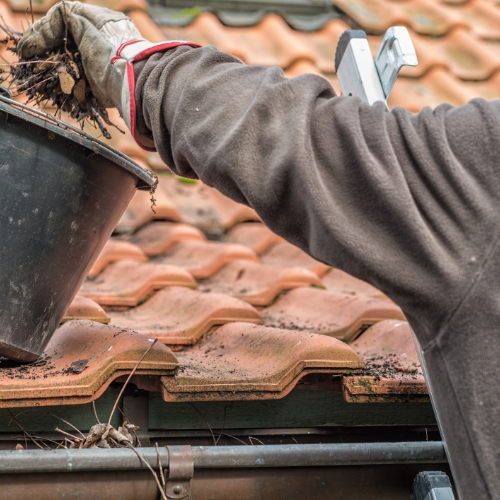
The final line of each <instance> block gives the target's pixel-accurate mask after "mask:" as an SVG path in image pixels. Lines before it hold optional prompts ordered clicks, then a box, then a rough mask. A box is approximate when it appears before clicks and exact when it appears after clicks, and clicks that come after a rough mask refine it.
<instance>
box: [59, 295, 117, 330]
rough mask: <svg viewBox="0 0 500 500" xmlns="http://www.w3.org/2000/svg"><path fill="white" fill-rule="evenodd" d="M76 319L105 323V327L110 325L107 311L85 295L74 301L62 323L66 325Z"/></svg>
mask: <svg viewBox="0 0 500 500" xmlns="http://www.w3.org/2000/svg"><path fill="white" fill-rule="evenodd" d="M74 319H87V320H90V321H97V322H98V323H103V324H104V325H107V324H108V323H109V316H108V315H107V314H106V311H105V310H104V309H103V308H102V307H101V306H100V305H99V304H98V303H97V302H94V301H93V300H91V299H89V298H88V297H84V296H83V295H77V296H76V297H75V298H74V299H73V302H72V303H71V305H70V306H69V307H68V310H67V311H66V314H65V315H64V318H63V319H62V320H61V323H66V322H67V321H71V320H74Z"/></svg>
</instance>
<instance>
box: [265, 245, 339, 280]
mask: <svg viewBox="0 0 500 500" xmlns="http://www.w3.org/2000/svg"><path fill="white" fill-rule="evenodd" d="M261 259H262V263H263V264H266V265H269V266H272V267H276V268H280V269H284V268H289V267H303V268H305V269H309V270H310V271H312V272H313V273H315V274H317V275H318V276H319V277H320V278H321V276H323V275H324V274H325V273H326V272H327V271H328V269H330V266H327V265H326V264H323V263H322V262H318V261H317V260H315V259H313V258H312V257H310V256H309V255H307V254H306V253H305V252H304V251H302V250H301V249H300V248H297V247H296V246H295V245H292V244H291V243H288V242H286V241H285V242H283V243H278V244H277V245H275V246H273V247H272V248H271V250H269V251H267V252H266V253H265V254H264V255H262V257H261Z"/></svg>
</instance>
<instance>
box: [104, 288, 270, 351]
mask: <svg viewBox="0 0 500 500" xmlns="http://www.w3.org/2000/svg"><path fill="white" fill-rule="evenodd" d="M109 316H110V318H111V322H112V324H113V325H117V326H120V327H122V328H126V329H133V330H134V331H136V332H138V333H142V334H144V335H148V336H150V337H153V338H157V339H158V340H159V341H160V342H163V343H164V344H167V345H190V344H195V343H196V342H197V341H198V340H199V339H200V338H201V337H202V335H204V334H205V333H207V332H208V331H209V330H210V328H212V327H213V326H215V325H223V324H225V323H230V322H234V321H244V322H249V323H262V318H261V317H260V315H259V313H258V312H257V311H256V310H255V309H254V308H253V307H252V306H250V305H249V304H247V303H246V302H243V301H241V300H238V299H235V298H234V297H230V296H228V295H222V294H219V293H202V292H198V291H195V290H189V289H187V288H180V287H179V288H178V287H169V288H165V289H163V290H160V291H159V292H157V293H155V294H154V295H153V297H152V298H151V299H149V300H148V301H146V302H145V303H144V304H142V305H140V306H139V307H135V308H133V309H130V310H128V311H124V312H110V313H109Z"/></svg>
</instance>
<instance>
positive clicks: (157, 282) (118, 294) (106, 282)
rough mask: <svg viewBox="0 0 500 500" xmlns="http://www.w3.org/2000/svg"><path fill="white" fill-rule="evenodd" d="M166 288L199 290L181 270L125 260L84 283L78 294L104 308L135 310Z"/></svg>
mask: <svg viewBox="0 0 500 500" xmlns="http://www.w3.org/2000/svg"><path fill="white" fill-rule="evenodd" d="M164 286H186V287H188V288H196V281H195V280H194V279H193V277H192V276H191V275H190V274H189V273H188V272H187V271H186V270H184V269H181V268H180V267H176V266H172V265H167V264H159V263H155V264H153V263H149V262H144V263H142V262H135V261H133V260H122V261H120V262H115V263H113V264H110V265H109V266H108V267H107V268H106V269H105V270H104V271H103V272H102V273H101V274H100V275H99V276H97V278H95V279H93V280H87V281H86V282H84V283H83V285H82V288H81V289H80V292H79V293H80V295H83V296H85V297H88V298H90V299H92V300H95V301H96V302H98V303H99V304H101V305H106V306H136V305H137V304H139V303H140V302H141V301H142V300H144V299H146V298H147V297H148V296H149V295H150V294H151V293H152V292H153V291H155V290H158V289H160V288H163V287H164Z"/></svg>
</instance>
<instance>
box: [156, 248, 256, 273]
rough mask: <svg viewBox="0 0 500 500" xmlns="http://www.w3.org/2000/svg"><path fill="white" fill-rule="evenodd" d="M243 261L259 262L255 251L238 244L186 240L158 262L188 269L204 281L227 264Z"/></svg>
mask: <svg viewBox="0 0 500 500" xmlns="http://www.w3.org/2000/svg"><path fill="white" fill-rule="evenodd" d="M242 259H244V260H251V261H254V262H258V260H259V258H258V257H257V255H256V254H255V252H254V251H253V250H251V249H250V248H248V247H245V246H243V245H238V244H236V243H223V242H220V241H194V240H185V241H181V242H180V243H177V245H175V247H173V248H172V250H170V251H169V252H167V253H166V254H164V255H163V256H162V257H159V258H158V262H161V263H163V264H169V265H173V266H178V267H180V268H182V269H186V270H187V271H188V272H190V273H191V274H192V275H193V276H194V277H195V278H196V279H204V278H210V276H213V275H214V274H215V273H217V272H218V271H220V270H221V269H222V268H223V267H224V265H225V264H228V263H229V262H233V261H235V260H242Z"/></svg>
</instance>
